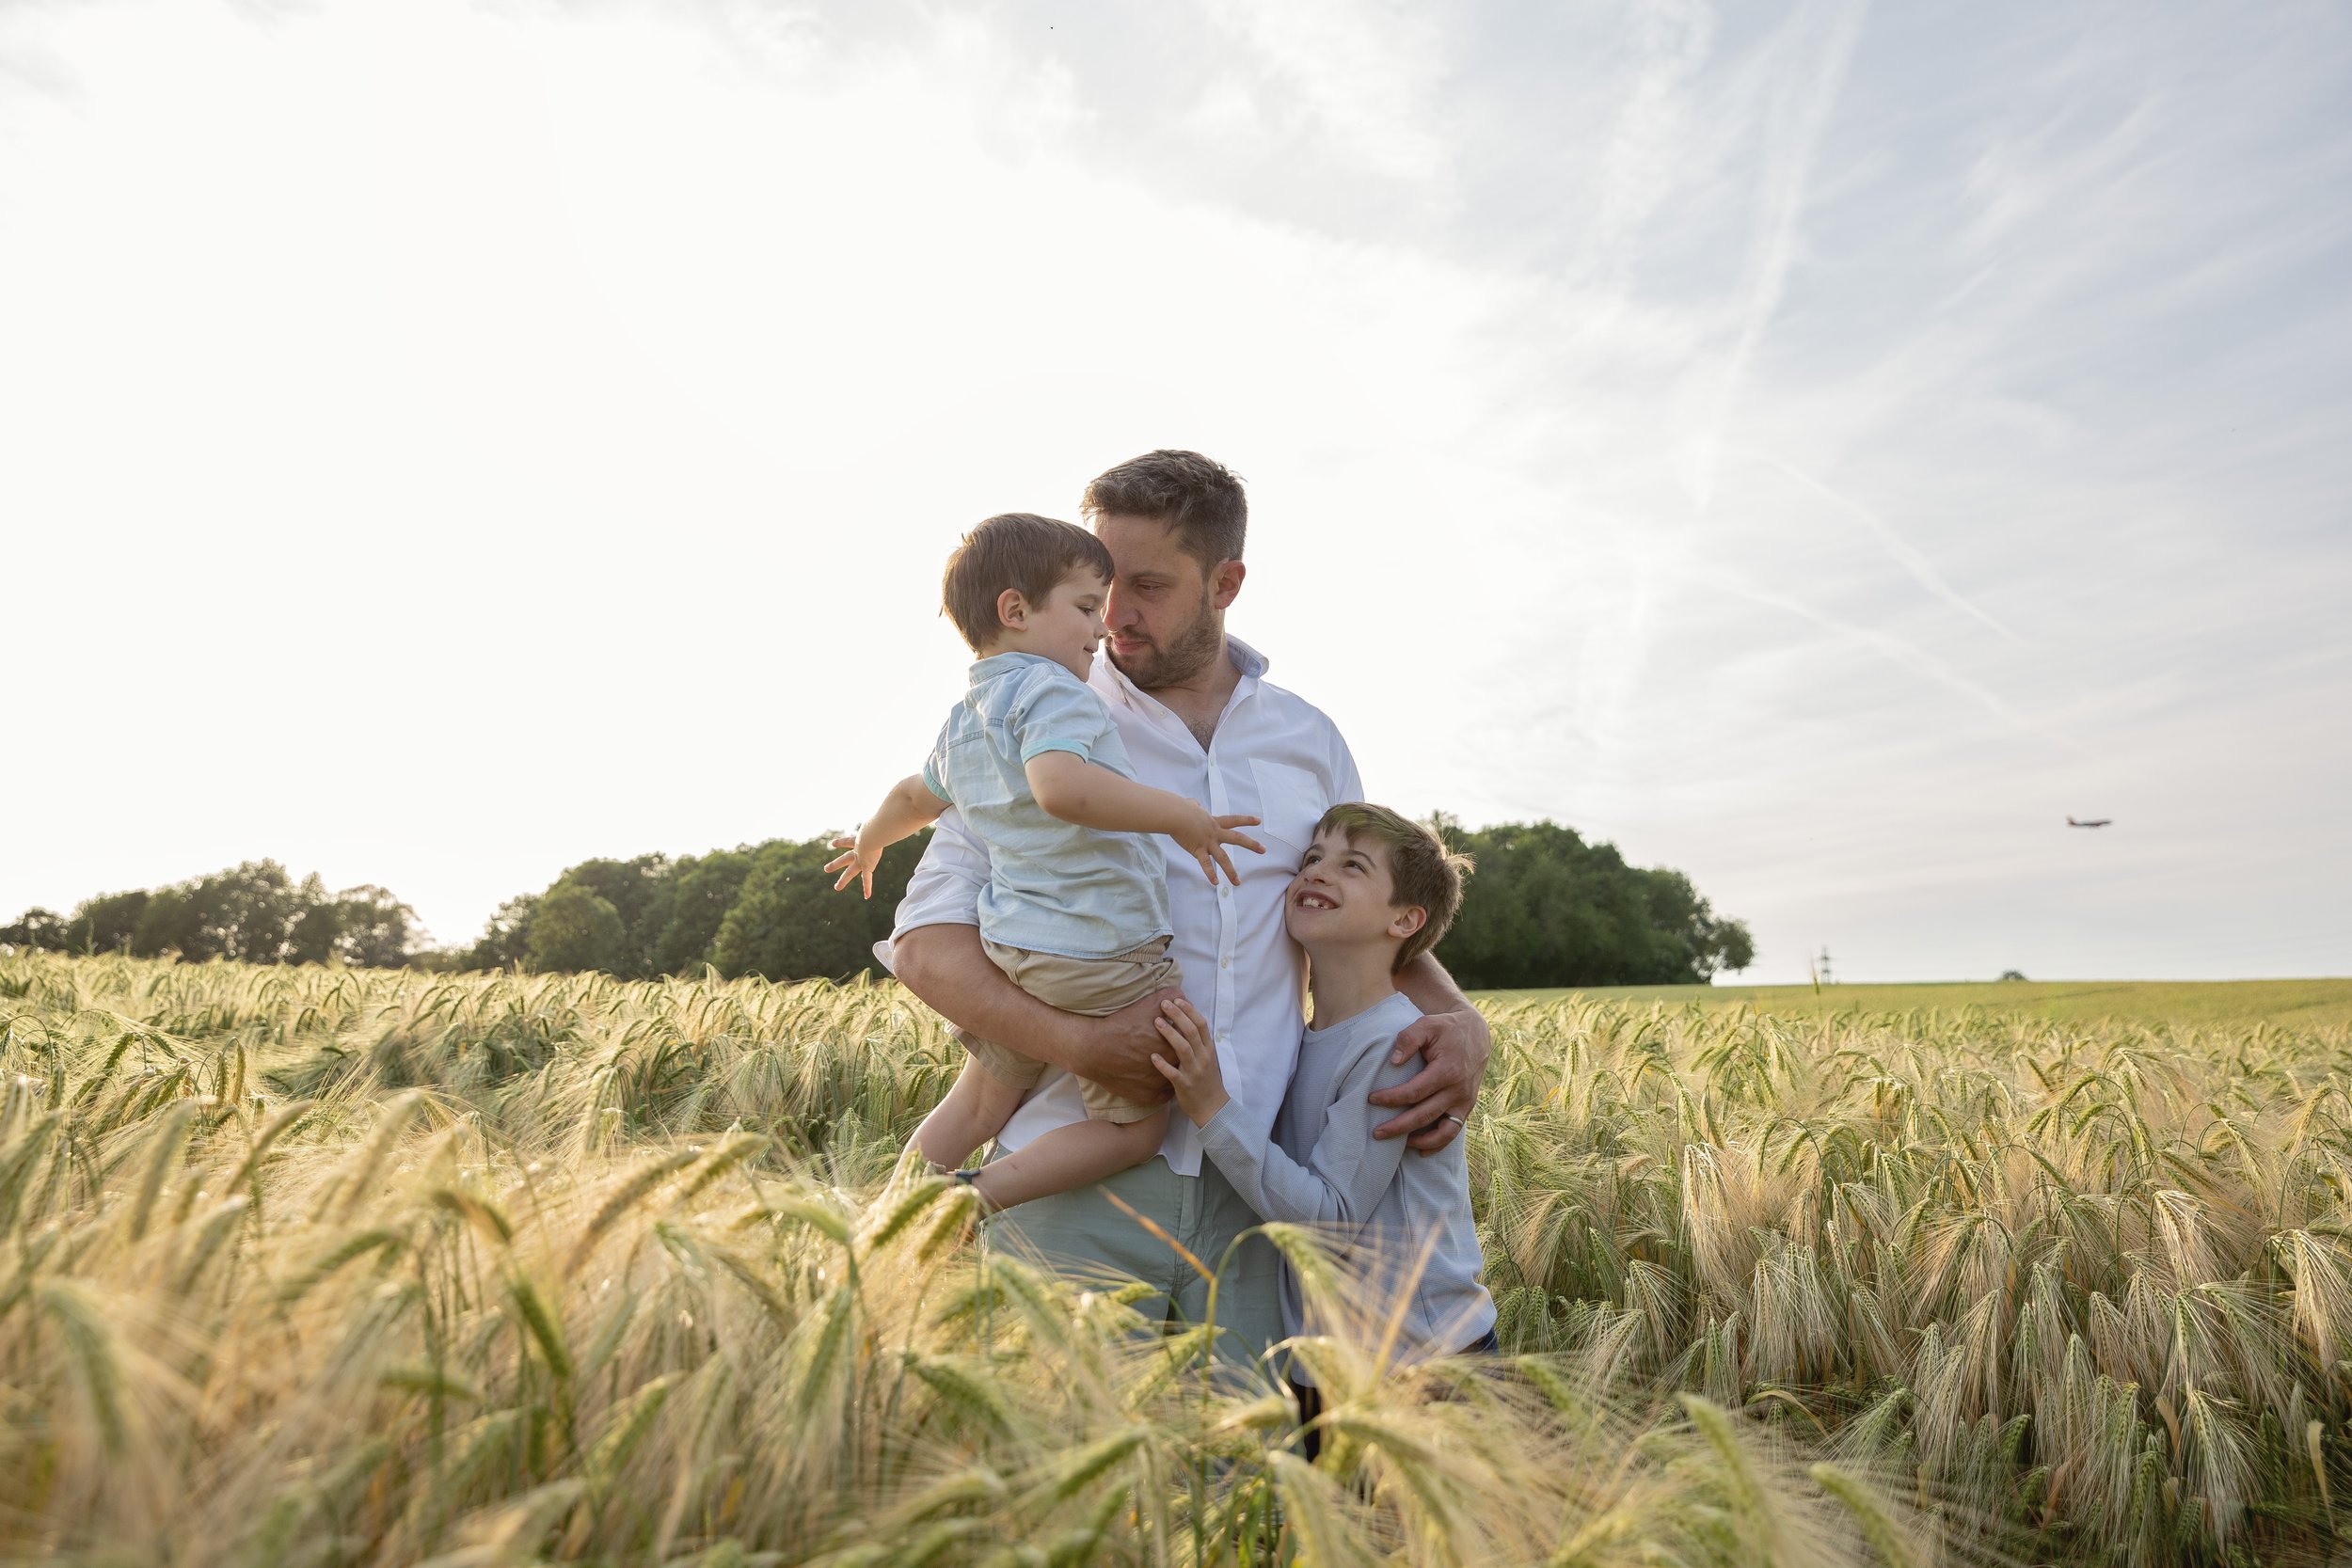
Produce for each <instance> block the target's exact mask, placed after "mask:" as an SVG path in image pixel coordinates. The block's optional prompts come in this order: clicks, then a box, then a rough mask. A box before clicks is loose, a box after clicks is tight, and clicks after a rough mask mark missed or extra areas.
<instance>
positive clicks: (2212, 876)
mask: <svg viewBox="0 0 2352 1568" xmlns="http://www.w3.org/2000/svg"><path fill="white" fill-rule="evenodd" d="M2348 285H2352V13H2346V12H2345V11H2344V9H2343V8H2340V7H2335V6H2332V5H2327V4H2319V3H2311V4H2295V3H2292V0H2287V3H2281V4H2280V5H2276V6H2267V7H2264V8H2260V9H2259V10H2256V11H2249V10H2246V9H2244V8H2237V7H2231V6H2219V5H2215V6H2206V7H2196V8H2182V7H2170V6H2163V5H2150V4H2139V3H2134V4H2114V5H2099V4H2065V5H2054V6H2033V7H1984V6H1979V5H1966V4H1958V3H1949V4H1946V3H1933V0H1929V3H1919V4H1908V5H1904V6H1900V7H1897V6H1887V5H1882V6H1879V7H1876V8H1870V7H1866V6H1864V5H1861V4H1857V3H1852V0H1822V3H1812V0H1805V3H1800V4H1795V5H1772V4H1755V5H1740V6H1730V7H1724V8H1711V7H1708V6H1705V5H1701V4H1694V3H1682V0H1623V3H1619V0H1591V3H1588V4H1581V5H1578V6H1573V7H1559V6H1532V5H1484V4H1476V3H1470V4H1461V3H1449V4H1436V5H1416V4H1411V3H1407V0H1383V3H1377V4H1343V3H1339V0H1285V3H1284V4H1283V5H1280V6H1259V5H1249V4H1244V3H1242V0H1168V3H1167V4H1160V5H1153V6H1150V7H1142V6H1136V7H1126V6H1104V5H1100V4H1076V3H1073V0H1005V3H1002V4H984V5H974V6H954V5H911V4H892V3H868V4H855V5H852V4H837V5H835V4H816V5H805V6H789V5H779V4H772V3H760V4H751V3H735V0H707V3H699V4H690V3H684V0H680V3H676V4H669V5H653V4H642V3H631V0H602V3H597V4H577V5H563V4H556V3H553V0H531V3H524V0H515V3H511V4H500V3H482V4H460V3H455V0H352V3H348V4H341V3H339V4H325V3H322V4H294V3H284V0H243V3H240V4H221V3H217V0H167V3H147V0H121V3H113V0H88V3H84V4H61V3H48V4H42V3H27V0H16V3H13V4H7V5H0V585H4V587H0V603H4V604H5V605H6V607H7V610H8V638H7V643H8V664H9V666H10V673H9V677H8V692H9V696H10V699H11V700H10V718H9V721H8V724H7V726H6V729H5V731H0V734H5V736H6V740H5V742H0V918H5V917H8V916H12V915H13V914H14V912H15V911H18V910H20V909H22V908H24V907H25V906H27V905H32V904H40V905H45V906H48V907H51V908H54V909H58V910H66V909H70V908H71V907H72V904H73V903H74V902H76V901H77V900H78V899H80V898H82V897H84V896H87V895H90V894H93V893H97V892H100V891H111V890H115V889H119V888H127V887H139V886H152V885H157V884H161V883H165V882H170V881H175V880H178V879H183V878H187V877H192V876H197V875H200V874H202V873H205V872H208V871H212V870H215V869H218V868H220V867H222V866H226V865H230V864H233V863H237V862H240V861H244V860H247V859H253V858H259V857H262V856H269V857H274V858H276V859H278V860H279V861H280V862H282V863H285V864H286V865H287V866H289V867H290V868H291V869H292V870H293V871H294V874H295V875H297V876H299V875H302V874H304V873H306V872H310V871H316V872H318V873H319V874H321V875H322V876H323V877H324V878H325V879H326V881H327V883H328V884H329V885H330V886H342V885H346V884H350V883H357V882H362V881H367V882H376V883H381V884H383V885H385V886H388V887H390V888H391V889H393V890H394V891H395V892H396V893H398V894H399V895H401V896H403V897H404V898H405V899H406V900H408V902H409V903H411V904H412V905H413V906H414V907H415V908H416V910H417V911H419V913H420V915H421V917H422V919H423V921H424V922H425V924H426V925H427V926H428V927H430V929H431V931H432V932H433V934H434V935H435V936H436V937H437V938H438V939H439V940H441V941H443V942H465V941H469V940H470V939H471V937H472V936H474V935H475V934H476V933H477V932H478V931H479V930H480V928H481V926H482V923H483V921H484V919H485V917H486V916H487V915H488V914H489V913H490V911H492V910H493V909H494V908H495V907H496V906H497V904H498V903H499V902H500V901H501V900H502V899H504V898H506V897H509V896H511V895H515V894H517V893H521V892H526V891H534V890H537V889H539V888H542V887H544V886H546V885H547V884H548V882H549V881H550V880H552V879H553V878H554V877H555V876H556V875H557V874H558V873H559V872H560V871H561V870H562V869H563V868H564V866H565V865H567V864H570V863H574V862H576V861H580V860H582V859H585V858H588V857H590V856H594V855H623V856H626V855H631V854H636V853H641V852H644V851H649V850H661V851H666V852H669V853H673V854H676V853H694V852H700V851H703V850H707V849H709V848H711V847H718V846H724V845H733V844H737V843H742V842H755V841H758V840H762V839H767V838H771V837H777V836H789V837H803V836H806V835H809V834H812V833H815V832H819V831H822V830H826V829H830V828H836V827H840V826H844V825H848V824H851V823H854V822H855V821H856V819H857V818H858V817H859V816H862V815H863V814H864V813H865V812H866V809H867V808H868V807H869V806H870V804H871V802H872V801H873V800H874V799H876V798H877V797H878V796H879V794H880V792H881V791H882V788H883V787H884V786H885V785H887V784H889V783H890V782H891V781H892V780H894V779H897V778H898V777H900V776H902V775H903V774H905V773H906V772H908V771H910V770H911V769H912V768H914V766H915V765H916V763H917V762H918V761H919V759H920V758H921V756H922V754H923V752H924V751H925V750H926V749H927V748H928V746H929V744H930V740H931V737H932V736H933V735H934V734H935V732H936V730H937V727H938V724H939V721H940V720H941V718H942V716H943V714H944V713H945V711H946V707H947V705H949V704H950V703H952V702H953V701H954V699H955V697H956V695H957V693H958V692H959V690H960V689H961V686H962V682H963V669H964V665H965V663H966V660H967V657H968V656H967V655H966V654H965V652H964V650H963V649H962V646H961V643H960V642H958V641H957V640H956V639H955V637H954V635H953V633H952V631H951V629H950V628H949V627H948V626H947V625H946V623H945V622H944V621H942V620H940V619H938V617H937V614H936V610H937V603H936V595H937V584H938V574H939V569H940V565H941V562H943V560H944V559H945V556H946V552H947V550H948V548H949V547H950V546H952V544H953V543H954V540H955V538H956V537H957V536H958V535H959V534H960V532H961V531H962V530H963V529H965V528H968V527H969V526H970V525H971V524H972V523H974V522H976V521H977V520H978V519H979V518H980V517H983V516H986V515H990V514H992V513H995V512H1000V511H1011V510H1029V511H1042V512H1045V513H1048V514H1050V515H1061V516H1071V517H1074V516H1075V515H1076V510H1077V497H1078V495H1079V493H1080V491H1081V490H1082V488H1083V487H1084V484H1085V483H1086V481H1087V480H1088V479H1089V477H1091V476H1092V475H1093V474H1094V473H1096V472H1098V471H1100V470H1101V469H1103V468H1104V467H1109V466H1110V465H1111V464H1113V463H1115V462H1118V461H1120V460H1121V459H1124V458H1126V457H1129V456H1132V455H1134V454H1136V453H1137V452H1139V451H1146V450H1149V449H1152V448H1155V447H1163V446H1175V447H1190V448H1195V449H1198V450H1200V451H1205V452H1208V453H1209V454H1211V455H1212V456H1215V457H1216V458H1218V459H1219V460H1221V461H1223V462H1225V463H1227V464H1228V465H1230V466H1231V467H1233V468H1234V469H1236V470H1237V471H1238V472H1239V473H1241V474H1242V475H1243V476H1244V477H1245V479H1246V480H1247V481H1248V485H1249V496H1250V503H1251V531H1250V538H1249V544H1248V556H1247V559H1248V565H1249V568H1250V571H1249V577H1248V582H1247V584H1246V585H1245V587H1244V590H1243V593H1242V595H1241V597H1240V599H1239V600H1238V601H1237V602H1236V604H1235V606H1234V608H1233V610H1232V616H1231V620H1230V622H1229V626H1230V628H1231V630H1232V632H1233V633H1234V634H1235V635H1237V636H1239V637H1241V638H1242V639H1244V640H1246V641H1248V642H1250V643H1251V644H1252V645H1253V646H1256V647H1258V648H1259V649H1260V650H1261V651H1263V653H1264V654H1265V655H1266V656H1267V657H1269V659H1270V660H1271V663H1272V669H1271V678H1272V679H1273V680H1275V681H1276V682H1277V683H1279V684H1281V685H1285V686H1287V687H1289V688H1290V689H1294V690H1295V691H1297V692H1299V693H1300V694H1302V695H1303V696H1305V697H1307V698H1308V699H1309V700H1310V701H1311V702H1313V703H1315V704H1317V705H1319V706H1321V707H1323V708H1324V709H1325V710H1326V711H1327V712H1328V713H1329V714H1331V715H1332V717H1333V718H1334V719H1335V720H1336V721H1338V722H1339V724H1340V726H1341V728H1342V729H1343V732H1344V733H1345V734H1346V736H1348V737H1349V739H1350V741H1351V742H1352V744H1353V746H1354V749H1355V751H1356V753H1357V756H1358V758H1359V763H1360V766H1361V769H1362V772H1363V775H1364V777H1365V780H1366V784H1367V788H1368V789H1369V790H1370V791H1371V792H1372V793H1373V795H1374V796H1375V798H1378V799H1381V800H1386V801H1388V802H1390V803H1391V804H1395V805H1399V806H1403V807H1406V808H1407V809H1409V810H1412V811H1415V812H1417V813H1419V812H1426V811H1430V810H1433V809H1443V810H1446V811H1449V812H1451V813H1453V814H1454V815H1455V816H1459V817H1460V818H1462V819H1463V820H1464V821H1466V822H1468V823H1470V824H1473V825H1478V824H1486V823H1494V822H1502V821H1513V820H1531V819H1535V818H1550V819H1553V820H1556V821H1561V822H1565V823H1567V824H1569V825H1571V826H1573V827H1575V828H1576V829H1578V830H1579V831H1580V832H1582V833H1584V834H1585V835H1586V836H1587V837H1588V838H1596V839H1602V840H1607V841H1610V842H1612V843H1614V844H1615V845H1617V846H1618V847H1619V848H1620V849H1621V850H1622V851H1623V852H1624V853H1625V854H1626V856H1627V857H1628V858H1629V860H1631V861H1633V862H1634V863H1639V864H1645V865H1648V864H1658V865H1670V866H1674V867H1677V868H1678V869H1680V870H1682V871H1684V872H1686V873H1687V874H1689V875H1690V877H1691V878H1692V879H1693V881H1694V882H1695V883H1696V884H1697V886H1698V888H1699V889H1700V891H1701V892H1702V893H1703V894H1704V895H1707V896H1708V898H1709V899H1710V900H1711V901H1712V902H1713V905H1714V907H1715V909H1716V911H1718V912H1719V913H1722V914H1726V915H1730V916H1734V917H1738V918H1740V919H1743V920H1745V921H1746V922H1747V923H1748V925H1749V927H1750V928H1751V929H1752V931H1753V932H1754V934H1755V937H1756V948H1757V957H1756V964H1755V967H1754V968H1753V969H1752V970H1750V971H1749V972H1748V973H1747V974H1745V975H1744V976H1742V978H1743V979H1746V980H1749V981H1752V982H1781V981H1792V980H1800V979H1803V978H1804V975H1805V974H1806V968H1807V961H1808V958H1809V957H1810V956H1811V955H1813V954H1815V953H1817V952H1818V951H1819V950H1820V949H1821V948H1823V947H1827V948H1828V949H1829V950H1830V952H1831V954H1832V956H1833V962H1834V967H1835V973H1836V975H1837V976H1838V977H1839V978H1842V979H1850V980H1909V979H1937V978H1968V977H1986V978H1989V977H1991V976H1993V975H1994V974H1998V973H1999V972H2000V971H2002V970H2004V969H2010V968H2015V969H2018V970H2022V971H2023V972H2025V973H2026V974H2029V975H2031V976H2033V977H2034V978H2037V979H2040V978H2062V977H2082V978H2089V977H2151V978H2154V977H2198V976H2210V977H2231V976H2253V975H2299V974H2352V915H2347V913H2346V912H2345V890H2346V889H2347V887H2352V813H2348V812H2347V811H2346V810H2345V807H2346V805H2347V797H2348V796H2352V784H2347V781H2352V614H2347V613H2346V609H2345V607H2346V605H2347V604H2352V286H2348ZM2069 814H2073V815H2074V816H2108V817H2112V818H2113V819H2114V825H2113V826H2112V827H2110V828H2106V829H2103V830H2099V831H2096V832H2083V831H2077V830H2070V829H2068V828H2067V827H2066V825H2065V819H2066V817H2067V816H2068V815H2069Z"/></svg>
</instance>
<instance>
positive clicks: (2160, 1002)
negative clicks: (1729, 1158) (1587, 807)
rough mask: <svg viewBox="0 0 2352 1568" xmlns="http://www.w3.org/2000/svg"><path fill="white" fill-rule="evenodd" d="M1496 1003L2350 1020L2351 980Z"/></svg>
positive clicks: (1812, 1012) (1855, 989) (1672, 990)
mask: <svg viewBox="0 0 2352 1568" xmlns="http://www.w3.org/2000/svg"><path fill="white" fill-rule="evenodd" d="M1486 994H1487V995H1488V996H1489V997H1491V998H1492V999H1494V1000H1495V1001H1497V1002H1525V1001H1550V1000H1554V999H1557V998H1562V997H1571V996H1573V997H1585V998H1590V999H1592V1000H1594V1001H1599V1002H1613V1003H1621V1004H1641V1003H1647V1002H1662V1003H1665V1004H1667V1005H1669V1006H1681V1005H1684V1004H1689V1003H1696V1004H1698V1005H1699V1006H1706V1007H1736V1006H1750V1007H1754V1008H1755V1009H1756V1011H1758V1012H1761V1013H1769V1014H1771V1015H1772V1016H1773V1017H1775V1018H1823V1017H1829V1016H1832V1015H1836V1014H1839V1013H1852V1014H1862V1015H1881V1014H1902V1013H1929V1012H1958V1011H1961V1010H1963V1009H1967V1008H1972V1007H1973V1008H1976V1009H1979V1010H1980V1011H1983V1012H1986V1013H1995V1014H2003V1015H2016V1016H2020V1017H2027V1018H2040V1019H2049V1020H2052V1021H2055V1022H2067V1023H2095V1022H2103V1021H2114V1022H2122V1023H2277V1024H2282V1025H2290V1026H2293V1027H2296V1028H2314V1027H2329V1026H2341V1025H2344V1024H2352V979H2344V980H2009V981H1992V980H1979V981H1956V982H1950V983H1947V984H1940V985H1923V986H1849V985H1832V986H1824V987H1822V988H1821V989H1820V990H1819V991H1816V990H1814V989H1813V988H1812V987H1811V986H1603V987H1597V988H1594V989H1591V990H1506V991H1490V992H1487V993H1486Z"/></svg>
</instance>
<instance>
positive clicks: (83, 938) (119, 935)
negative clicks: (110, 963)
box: [66, 888, 148, 953]
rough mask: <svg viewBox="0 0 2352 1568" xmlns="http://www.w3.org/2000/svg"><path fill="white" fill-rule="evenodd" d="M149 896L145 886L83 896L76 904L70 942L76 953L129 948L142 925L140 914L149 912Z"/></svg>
mask: <svg viewBox="0 0 2352 1568" xmlns="http://www.w3.org/2000/svg"><path fill="white" fill-rule="evenodd" d="M147 899H148V893H147V890H146V889H145V888H134V889H133V890H132V891H131V892H129V893H102V894H100V895H98V896H97V897H95V898H85V899H83V900H82V901H81V902H80V903H79V904H76V905H74V906H73V916H72V920H71V921H70V922H69V923H68V924H69V925H70V927H71V932H70V934H69V936H68V938H67V943H66V944H67V945H68V946H69V947H71V948H72V950H73V951H74V952H76V953H119V952H121V951H123V950H125V949H127V948H128V947H129V946H130V945H131V938H132V936H133V935H134V934H135V932H136V931H137V930H138V928H139V917H140V916H141V915H143V914H145V913H146V912H147Z"/></svg>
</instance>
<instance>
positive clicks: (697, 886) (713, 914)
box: [652, 848, 754, 974]
mask: <svg viewBox="0 0 2352 1568" xmlns="http://www.w3.org/2000/svg"><path fill="white" fill-rule="evenodd" d="M753 856H754V851H753V850H751V849H749V848H737V849H714V850H712V851H711V852H710V853H709V854H707V855H699V856H697V855H688V856H686V857H685V858H684V859H682V860H680V861H679V862H678V863H676V864H675V865H674V866H672V867H671V868H670V879H669V892H670V898H669V910H670V919H669V924H668V925H666V926H664V927H662V930H661V935H660V938H659V939H658V940H657V941H656V942H654V944H653V952H652V973H653V974H692V973H693V972H694V971H695V970H697V969H699V968H700V967H701V966H702V965H704V964H706V963H711V962H715V961H716V959H717V957H718V948H719V927H720V926H721V925H722V924H723V922H724V921H725V920H726V917H727V911H729V910H731V909H733V908H734V907H735V901H736V899H737V898H738V897H739V896H740V895H741V894H742V892H743V882H744V879H746V878H748V877H749V876H750V875H751V872H752V861H753Z"/></svg>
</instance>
